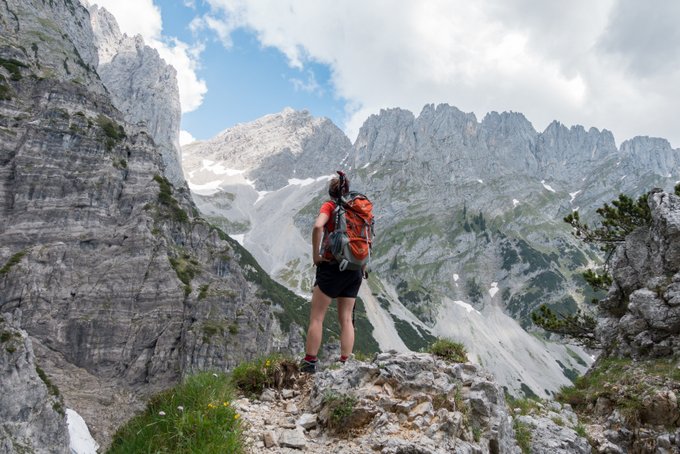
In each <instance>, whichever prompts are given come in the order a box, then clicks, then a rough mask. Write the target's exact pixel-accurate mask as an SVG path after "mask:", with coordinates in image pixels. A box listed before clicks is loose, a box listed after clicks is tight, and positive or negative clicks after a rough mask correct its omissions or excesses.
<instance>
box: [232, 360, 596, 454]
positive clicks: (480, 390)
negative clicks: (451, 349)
mask: <svg viewBox="0 0 680 454" xmlns="http://www.w3.org/2000/svg"><path fill="white" fill-rule="evenodd" d="M233 405H234V406H235V407H236V409H237V411H238V412H239V414H240V415H241V419H242V421H243V428H244V432H245V438H246V443H247V445H248V452H251V453H255V454H264V453H267V454H269V453H293V452H295V453H297V452H319V453H321V452H323V453H347V454H349V453H359V452H379V453H384V454H396V453H423V454H425V453H427V454H438V453H450V452H455V453H519V452H521V450H520V447H519V446H518V444H517V441H516V437H515V432H514V429H513V417H512V416H511V414H510V412H509V410H508V408H507V407H506V404H505V399H504V397H503V389H502V388H501V387H500V386H499V385H498V384H497V383H496V382H495V381H493V379H492V378H491V377H490V376H489V375H488V374H487V373H486V372H485V371H484V370H483V369H481V368H480V367H479V366H477V365H475V364H472V363H464V364H461V363H454V364H452V363H447V362H445V361H443V360H440V359H437V358H436V357H433V356H431V355H429V354H425V353H396V352H387V353H381V354H378V355H377V356H376V357H375V358H374V359H373V361H372V362H370V363H364V362H356V361H353V362H349V363H348V364H346V365H345V366H343V367H342V368H333V367H330V368H327V369H326V370H323V371H321V372H317V374H315V375H301V376H299V377H298V379H297V380H296V382H295V384H294V385H293V386H292V387H290V388H289V389H280V390H274V389H265V390H264V392H263V393H262V394H261V395H260V396H258V397H257V398H248V397H242V398H240V399H237V400H235V401H234V403H233ZM550 411H552V412H554V414H559V415H560V416H561V417H562V418H563V420H564V421H565V423H564V424H563V425H562V426H558V425H556V424H554V423H552V422H551V421H550V419H549V418H542V419H540V418H532V417H530V416H526V417H523V418H525V421H526V424H527V427H531V428H532V429H531V430H538V431H541V432H540V433H541V443H543V445H542V446H544V447H549V448H550V449H551V452H554V453H560V452H563V453H567V452H568V453H574V452H577V453H578V452H582V453H587V452H590V446H589V444H588V442H587V440H586V439H585V438H582V437H580V436H578V435H577V434H576V432H575V431H574V430H573V427H574V426H575V425H576V417H575V415H574V414H573V412H571V411H570V410H569V409H568V407H566V408H563V407H561V406H560V405H559V404H554V408H551V409H550Z"/></svg>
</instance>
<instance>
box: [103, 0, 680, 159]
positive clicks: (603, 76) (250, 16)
mask: <svg viewBox="0 0 680 454" xmlns="http://www.w3.org/2000/svg"><path fill="white" fill-rule="evenodd" d="M91 1H93V2H94V3H98V4H100V5H102V6H104V7H106V8H107V9H109V10H110V11H111V12H112V13H113V14H114V15H115V16H116V18H117V19H118V21H119V24H120V26H121V30H122V31H123V32H126V33H128V34H137V33H139V34H141V35H142V36H143V37H144V39H145V41H146V42H147V43H148V44H150V45H151V46H153V47H156V48H157V49H159V52H160V54H161V56H162V57H163V58H165V59H166V61H168V62H169V63H171V64H173V65H174V66H175V67H176V69H177V70H178V77H179V85H180V95H181V100H182V109H183V112H184V116H183V123H182V128H183V130H184V133H183V140H184V141H186V140H188V138H189V137H190V136H193V137H196V138H200V139H207V138H209V137H211V136H213V135H215V134H217V133H218V132H220V131H221V130H223V129H225V128H227V127H230V126H233V125H234V124H236V123H238V122H246V121H252V120H254V119H255V118H257V117H259V116H262V115H265V114H267V113H274V112H277V111H280V110H282V108H283V107H286V106H291V107H293V108H296V109H301V108H307V109H308V110H309V111H310V112H311V113H312V115H315V116H327V117H329V118H331V119H332V120H333V121H334V122H335V123H336V124H337V125H338V126H340V127H341V128H342V129H344V130H345V132H347V134H348V136H349V137H350V139H351V140H352V141H353V140H354V139H355V138H356V134H357V132H358V130H359V128H360V126H361V125H362V124H363V122H364V121H365V120H366V118H367V117H368V116H369V115H371V114H375V113H378V112H379V111H380V109H382V108H390V107H401V108H404V109H408V110H411V111H412V112H414V113H415V114H416V115H417V114H418V113H419V112H420V110H421V109H422V107H423V106H424V105H425V104H428V103H435V104H439V103H448V104H450V105H453V106H456V107H458V108H459V109H461V110H463V111H465V112H474V113H475V114H476V115H477V118H478V119H480V120H481V118H483V116H484V115H485V114H486V113H487V112H489V111H493V110H495V111H499V112H501V111H515V112H521V113H523V114H524V115H525V116H526V117H527V118H528V119H529V121H531V122H532V123H533V125H534V127H535V128H536V129H537V130H539V131H542V130H543V129H544V128H545V127H546V126H547V125H548V124H549V123H550V122H551V121H552V120H558V121H560V122H562V123H564V124H565V125H567V126H571V125H575V124H580V125H583V126H585V127H586V128H589V127H591V126H592V127H596V128H598V129H609V130H611V131H612V132H613V133H614V136H615V138H616V141H617V144H620V143H621V142H622V141H623V140H626V139H629V138H632V137H634V136H636V135H649V136H657V137H665V138H667V139H669V140H670V142H671V144H672V145H673V146H674V147H680V127H679V125H680V118H679V117H680V115H679V110H680V108H679V106H680V1H676V0H649V1H644V2H643V1H638V0H623V1H620V0H619V1H615V0H597V1H585V0H571V1H570V2H558V1H546V0H476V1H462V0H461V1H459V0H418V1H415V0H343V1H338V0H183V1H181V0H97V1H95V0H91Z"/></svg>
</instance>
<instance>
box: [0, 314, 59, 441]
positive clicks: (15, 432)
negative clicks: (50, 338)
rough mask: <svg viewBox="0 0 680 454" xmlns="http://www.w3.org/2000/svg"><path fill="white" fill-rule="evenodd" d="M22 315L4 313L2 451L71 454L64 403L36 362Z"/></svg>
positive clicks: (0, 332)
mask: <svg viewBox="0 0 680 454" xmlns="http://www.w3.org/2000/svg"><path fill="white" fill-rule="evenodd" d="M20 318H21V314H19V313H18V312H16V313H15V314H9V313H6V312H4V313H2V314H0V371H1V373H0V451H2V452H3V453H7V454H14V453H17V454H19V453H25V452H41V453H43V452H44V453H67V452H69V435H68V429H67V426H66V416H65V413H64V410H65V409H64V404H63V400H62V397H61V395H60V393H59V390H58V388H57V387H56V386H55V385H54V384H53V383H52V382H51V381H50V379H49V378H48V377H47V375H46V374H45V372H44V370H42V369H41V368H40V367H39V366H37V364H36V361H35V355H34V354H33V347H32V345H31V340H30V338H29V336H28V334H27V333H26V331H24V330H22V329H21V328H20V327H19V320H20Z"/></svg>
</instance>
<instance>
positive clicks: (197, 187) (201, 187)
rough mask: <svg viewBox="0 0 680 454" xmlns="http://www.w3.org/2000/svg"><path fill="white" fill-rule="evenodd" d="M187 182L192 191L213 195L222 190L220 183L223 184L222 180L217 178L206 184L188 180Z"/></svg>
mask: <svg viewBox="0 0 680 454" xmlns="http://www.w3.org/2000/svg"><path fill="white" fill-rule="evenodd" d="M187 184H189V189H191V192H194V193H196V194H198V195H213V194H216V193H218V192H220V191H221V189H220V184H222V182H221V181H220V180H215V181H211V182H210V183H206V184H195V183H192V182H191V181H187Z"/></svg>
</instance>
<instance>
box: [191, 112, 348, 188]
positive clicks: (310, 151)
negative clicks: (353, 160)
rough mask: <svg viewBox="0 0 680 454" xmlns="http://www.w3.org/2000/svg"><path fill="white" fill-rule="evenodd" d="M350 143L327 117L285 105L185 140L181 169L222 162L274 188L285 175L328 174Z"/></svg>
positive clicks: (258, 184) (258, 185)
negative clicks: (198, 138)
mask: <svg viewBox="0 0 680 454" xmlns="http://www.w3.org/2000/svg"><path fill="white" fill-rule="evenodd" d="M351 148H352V144H351V142H350V141H349V139H348V138H347V136H345V134H344V133H343V132H342V131H341V130H340V129H339V128H338V127H337V126H336V125H335V124H333V122H332V121H330V120H329V119H327V118H324V117H313V116H312V115H311V114H310V113H309V112H308V111H307V110H302V111H296V110H293V109H291V108H286V109H284V110H283V111H281V112H279V113H276V114H271V115H266V116H264V117H262V118H259V119H257V120H255V121H253V122H250V123H242V124H238V125H236V126H234V127H232V128H229V129H227V130H225V131H223V132H222V133H220V134H219V135H218V136H216V137H215V138H213V139H210V140H207V141H199V142H194V143H192V144H190V145H187V146H186V147H184V148H183V151H184V153H185V158H184V168H185V169H186V170H189V171H191V172H194V175H196V171H199V173H200V172H202V171H203V169H205V168H206V167H205V164H204V163H205V162H221V163H223V164H224V165H225V166H226V167H227V168H230V169H236V170H239V171H243V172H245V176H246V177H248V178H249V179H250V180H252V181H253V184H254V185H255V187H256V188H257V189H258V190H274V189H278V188H281V187H282V186H285V185H286V184H287V182H288V178H289V177H288V176H286V175H295V177H296V178H316V177H318V176H320V175H328V174H331V173H333V170H334V169H335V168H337V167H338V166H339V165H340V164H341V162H342V161H343V160H344V159H346V158H347V156H348V155H349V153H350V150H351ZM206 160H207V161H206ZM208 166H209V165H208ZM214 176H215V178H217V179H218V178H219V177H218V176H216V175H214ZM203 178H207V177H205V176H204V177H203ZM189 179H190V180H191V179H192V176H190V177H189ZM212 181H215V180H212ZM194 183H199V184H203V183H205V181H194Z"/></svg>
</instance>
